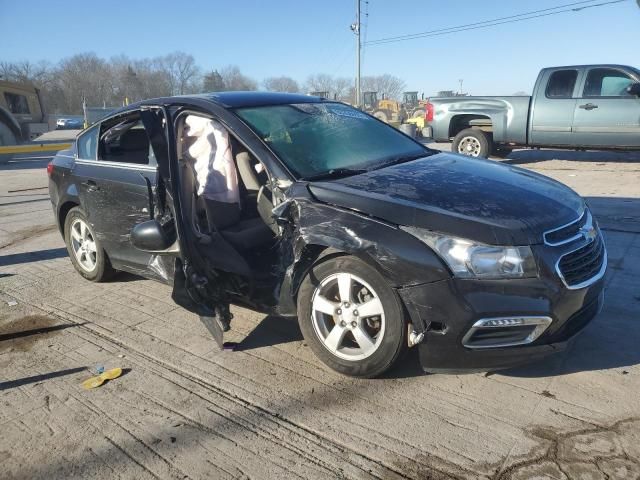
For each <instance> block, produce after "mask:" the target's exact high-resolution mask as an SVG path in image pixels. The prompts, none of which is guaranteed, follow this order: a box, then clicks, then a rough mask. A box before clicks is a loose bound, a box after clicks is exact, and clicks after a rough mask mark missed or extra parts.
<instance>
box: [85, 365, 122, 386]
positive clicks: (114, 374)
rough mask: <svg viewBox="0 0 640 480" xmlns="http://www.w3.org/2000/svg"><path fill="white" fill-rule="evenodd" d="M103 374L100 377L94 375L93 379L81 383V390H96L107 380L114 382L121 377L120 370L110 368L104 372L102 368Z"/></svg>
mask: <svg viewBox="0 0 640 480" xmlns="http://www.w3.org/2000/svg"><path fill="white" fill-rule="evenodd" d="M102 370H103V372H102V373H100V375H96V376H95V377H91V378H88V379H86V380H85V381H84V382H82V388H84V389H85V390H91V389H92V388H97V387H99V386H101V385H103V384H104V382H106V381H108V380H114V379H116V378H118V377H119V376H120V375H122V368H111V369H109V370H106V371H104V367H102Z"/></svg>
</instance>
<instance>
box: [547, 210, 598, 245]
mask: <svg viewBox="0 0 640 480" xmlns="http://www.w3.org/2000/svg"><path fill="white" fill-rule="evenodd" d="M592 224H593V219H592V217H591V212H589V210H586V209H585V210H584V212H582V215H581V216H580V218H578V219H577V220H574V221H573V222H571V223H568V224H567V225H563V226H561V227H558V228H554V229H553V230H549V231H547V232H545V234H544V243H546V244H547V245H549V246H552V247H555V246H558V245H564V244H565V243H569V242H573V241H574V240H577V239H579V238H580V237H582V233H581V231H580V230H581V229H584V228H587V229H588V228H590V227H591V226H592Z"/></svg>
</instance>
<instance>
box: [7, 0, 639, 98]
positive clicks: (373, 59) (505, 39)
mask: <svg viewBox="0 0 640 480" xmlns="http://www.w3.org/2000/svg"><path fill="white" fill-rule="evenodd" d="M573 1H575V0H537V1H535V2H531V1H524V0H486V1H480V0H446V1H443V0H423V1H416V0H394V1H392V0H369V3H368V7H365V6H363V10H364V9H366V8H368V11H369V16H368V19H367V23H368V25H367V26H366V27H363V28H366V37H367V39H368V40H374V39H378V38H382V37H389V36H395V35H402V34H406V33H416V32H423V31H427V30H435V29H440V28H446V27H451V26H456V25H461V24H468V23H474V22H478V21H482V20H489V19H493V18H497V17H504V16H508V15H514V14H518V13H523V12H527V11H531V10H538V9H543V8H546V7H554V6H558V5H562V4H567V3H572V2H573ZM602 1H606V0H602ZM354 3H355V1H354V0H315V1H312V0H297V1H295V0H265V1H259V0H237V1H228V0H227V1H218V0H209V1H205V0H188V1H175V0H172V1H165V0H153V1H145V2H142V1H135V0H128V1H121V0H108V1H105V0H103V1H100V2H92V1H90V0H85V1H79V0H69V1H65V2H59V1H54V0H48V1H43V0H31V1H29V2H26V1H18V0H0V61H1V60H9V61H14V60H31V61H37V60H42V59H44V60H49V61H51V62H56V61H58V60H60V59H61V58H64V57H68V56H71V55H73V54H75V53H80V52H86V51H92V52H95V53H96V54H98V55H99V56H101V57H104V58H109V57H111V56H113V55H118V54H122V53H124V54H126V55H128V56H130V57H134V58H135V57H153V56H158V55H163V54H166V53H169V52H172V51H175V50H182V51H185V52H187V53H191V54H192V55H194V57H195V58H196V60H197V62H198V64H199V65H201V66H202V67H203V68H205V69H209V68H216V67H221V66H225V65H228V64H236V65H238V66H239V67H240V68H241V70H242V71H243V72H244V73H245V74H248V75H249V76H251V77H253V78H255V79H256V80H261V79H263V78H265V77H269V76H277V75H288V76H291V77H293V78H295V79H296V80H298V81H304V79H305V78H306V77H307V76H308V75H309V74H312V73H329V74H332V75H338V76H345V77H352V76H353V75H354V73H353V72H354V64H355V39H354V35H353V34H352V33H351V31H350V30H349V25H350V24H351V22H353V20H354V18H355V13H354V11H355V6H354ZM639 33H640V8H639V6H638V3H637V2H636V0H626V1H624V2H622V3H619V4H614V5H608V6H605V7H600V8H593V9H588V10H584V11H581V12H574V13H564V14H560V15H554V16H549V17H545V18H541V19H535V20H531V21H526V22H519V23H512V24H507V25H500V26H496V27H492V28H488V29H481V30H472V31H466V32H461V33H454V34H450V35H442V36H437V37H431V38H424V39H419V40H413V41H407V42H399V43H392V44H386V45H379V46H370V47H368V48H366V49H365V51H364V63H363V75H368V74H370V75H373V74H381V73H392V74H394V75H397V76H399V77H401V78H403V79H404V80H405V81H406V83H407V88H408V89H410V90H419V91H420V92H425V93H426V94H427V95H429V94H433V93H434V92H436V91H438V90H447V89H449V90H451V89H453V90H455V89H457V88H458V79H460V78H462V79H464V90H468V91H469V92H470V93H472V94H476V95H483V94H484V95H491V94H496V95H498V94H512V93H514V92H516V91H518V90H523V91H527V92H529V91H530V90H531V89H532V87H533V82H534V81H535V77H536V74H537V72H538V70H539V69H540V68H541V67H544V66H553V65H566V64H576V63H623V64H631V65H634V66H636V67H639V66H640V54H639V51H640V50H639V49H638V44H639V35H638V34H639ZM363 34H364V30H363Z"/></svg>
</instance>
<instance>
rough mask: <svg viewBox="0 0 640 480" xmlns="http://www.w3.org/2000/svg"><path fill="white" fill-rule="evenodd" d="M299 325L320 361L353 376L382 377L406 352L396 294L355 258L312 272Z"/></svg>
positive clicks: (332, 260)
mask: <svg viewBox="0 0 640 480" xmlns="http://www.w3.org/2000/svg"><path fill="white" fill-rule="evenodd" d="M298 323H299V324H300V330H302V335H303V336H304V338H305V340H306V341H307V343H308V344H309V346H310V347H311V349H312V350H313V352H314V353H315V354H316V355H317V356H318V357H319V358H320V360H322V361H323V362H324V363H325V364H326V365H328V366H329V367H331V368H332V369H334V370H336V371H338V372H340V373H342V374H344V375H350V376H352V377H364V378H371V377H375V376H378V375H380V374H381V373H383V372H384V371H386V370H388V369H389V368H390V367H391V366H392V365H393V364H394V363H395V362H396V361H397V360H398V359H399V358H400V356H401V354H402V353H403V352H404V350H405V349H406V348H407V321H406V318H405V316H404V312H403V310H402V307H401V305H400V301H399V299H398V296H397V294H396V292H395V291H394V290H393V289H392V288H391V287H390V286H389V284H388V283H387V282H386V280H385V279H384V277H382V275H380V274H379V273H378V272H377V271H376V270H375V269H374V268H373V267H371V266H370V265H368V264H367V263H365V262H363V261H362V260H360V259H359V258H356V257H351V256H340V257H333V258H330V259H328V260H326V261H324V262H322V263H318V264H316V265H315V266H314V267H313V268H312V269H311V271H310V272H309V274H308V275H307V276H306V277H305V279H304V281H303V282H302V285H301V286H300V291H299V293H298Z"/></svg>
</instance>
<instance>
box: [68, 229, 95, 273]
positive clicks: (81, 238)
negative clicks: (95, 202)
mask: <svg viewBox="0 0 640 480" xmlns="http://www.w3.org/2000/svg"><path fill="white" fill-rule="evenodd" d="M70 230H71V232H70V233H71V249H72V250H73V253H74V254H75V256H76V260H78V264H79V265H80V267H81V268H82V269H83V270H84V271H86V272H92V271H93V270H95V268H96V263H97V253H98V250H97V248H96V241H95V239H94V238H93V233H92V232H91V229H90V228H89V225H87V223H86V222H85V221H84V220H81V219H80V218H77V219H75V220H74V221H73V223H72V224H71V229H70Z"/></svg>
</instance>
